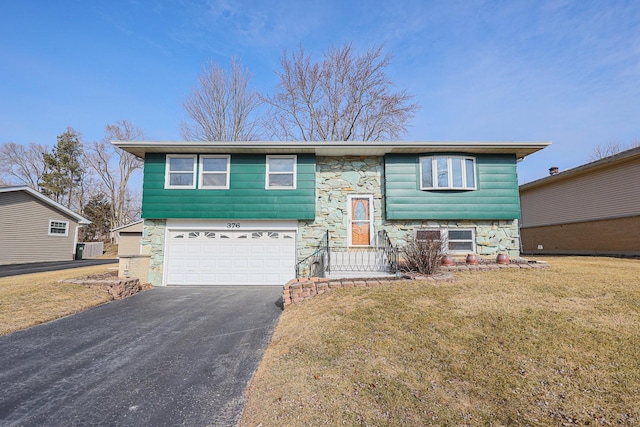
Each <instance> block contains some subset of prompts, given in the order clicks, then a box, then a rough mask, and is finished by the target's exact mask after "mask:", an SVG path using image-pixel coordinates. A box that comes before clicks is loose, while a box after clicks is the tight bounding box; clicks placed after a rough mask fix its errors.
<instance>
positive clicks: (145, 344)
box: [0, 287, 281, 426]
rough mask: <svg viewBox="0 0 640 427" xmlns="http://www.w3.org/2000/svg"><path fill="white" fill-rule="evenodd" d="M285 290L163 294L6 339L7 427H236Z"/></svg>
mask: <svg viewBox="0 0 640 427" xmlns="http://www.w3.org/2000/svg"><path fill="white" fill-rule="evenodd" d="M280 292H281V287H180V288H177V287H173V288H155V289H152V290H149V291H146V292H143V293H141V294H138V295H135V296H133V297H130V298H127V299H124V300H120V301H114V302H111V303H108V304H105V305H102V306H99V307H96V308H93V309H90V310H88V311H85V312H82V313H79V314H77V315H74V316H69V317H66V318H63V319H60V320H57V321H54V322H50V323H47V324H44V325H40V326H37V327H33V328H30V329H27V330H24V331H20V332H16V333H13V334H10V335H6V336H3V337H0V366H1V368H0V384H2V387H0V425H2V426H14V425H15V426H23V425H32V426H35V425H50V426H62V425H64V426H74V425H92V426H97V425H100V426H102V425H109V426H114V425H118V426H142V425H145V426H227V425H228V426H232V425H235V424H236V423H237V421H238V419H239V416H240V414H241V410H242V407H243V405H244V392H245V390H246V387H247V385H248V382H249V380H250V379H251V377H252V376H253V373H254V371H255V369H256V367H257V365H258V363H259V361H260V360H261V358H262V354H263V352H264V349H265V348H266V346H267V344H268V342H269V340H270V337H271V334H272V332H273V328H274V326H275V324H276V322H277V319H278V317H279V315H280V313H281V306H280V303H281V299H280Z"/></svg>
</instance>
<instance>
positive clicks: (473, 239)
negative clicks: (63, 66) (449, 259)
mask: <svg viewBox="0 0 640 427" xmlns="http://www.w3.org/2000/svg"><path fill="white" fill-rule="evenodd" d="M419 231H437V232H439V233H440V239H441V240H442V239H444V241H445V252H446V253H450V254H467V253H476V229H475V228H466V227H465V228H429V227H427V228H416V229H415V230H414V237H415V238H416V239H417V238H418V232H419ZM450 231H470V232H471V239H455V240H453V241H454V242H471V249H459V250H452V249H450V248H449V243H450V242H451V241H452V240H451V239H450V238H449V232H450Z"/></svg>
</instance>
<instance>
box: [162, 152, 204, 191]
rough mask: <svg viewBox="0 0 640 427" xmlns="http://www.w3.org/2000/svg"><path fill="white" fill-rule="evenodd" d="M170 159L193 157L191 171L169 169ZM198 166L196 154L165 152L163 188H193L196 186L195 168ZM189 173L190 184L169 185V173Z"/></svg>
mask: <svg viewBox="0 0 640 427" xmlns="http://www.w3.org/2000/svg"><path fill="white" fill-rule="evenodd" d="M171 159H193V168H192V170H191V171H187V170H184V171H172V170H171V169H170V165H171ZM197 167H198V156H197V155H196V154H167V158H166V166H165V175H164V188H169V189H182V190H185V189H194V188H196V170H197ZM172 172H174V173H191V175H192V178H193V179H192V184H191V185H171V173H172Z"/></svg>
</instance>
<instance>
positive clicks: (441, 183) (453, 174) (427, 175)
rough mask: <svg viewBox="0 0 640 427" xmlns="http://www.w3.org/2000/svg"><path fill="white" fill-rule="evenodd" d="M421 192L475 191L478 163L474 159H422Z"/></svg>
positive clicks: (434, 157)
mask: <svg viewBox="0 0 640 427" xmlns="http://www.w3.org/2000/svg"><path fill="white" fill-rule="evenodd" d="M420 189H421V190H475V189H476V161H475V159H474V158H473V157H462V156H428V157H420Z"/></svg>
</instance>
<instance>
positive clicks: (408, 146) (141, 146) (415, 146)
mask: <svg viewBox="0 0 640 427" xmlns="http://www.w3.org/2000/svg"><path fill="white" fill-rule="evenodd" d="M112 144H113V145H115V146H116V147H119V148H121V149H123V150H125V151H128V152H129V153H131V154H133V155H135V156H138V157H140V158H144V157H145V155H146V154H147V153H172V154H180V153H185V154H186V153H190V154H200V153H202V154H234V153H246V154H292V153H297V154H305V153H309V154H315V155H317V156H363V155H367V156H382V155H385V154H391V153H393V154H396V153H398V154H424V153H436V152H452V153H471V154H515V155H516V157H517V158H518V159H522V158H524V157H526V156H528V155H529V154H532V153H535V152H536V151H539V150H542V149H543V148H545V147H547V146H548V145H550V144H551V143H550V142H453V141H448V142H437V141H411V142H406V141H232V142H227V141H203V142H201V141H113V142H112Z"/></svg>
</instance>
